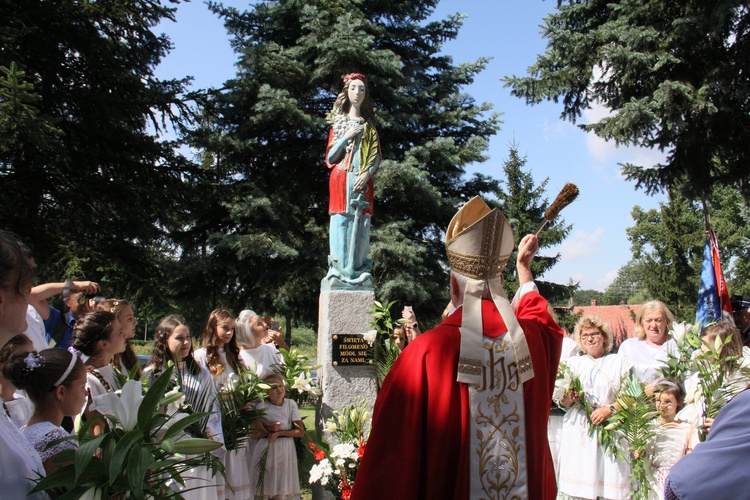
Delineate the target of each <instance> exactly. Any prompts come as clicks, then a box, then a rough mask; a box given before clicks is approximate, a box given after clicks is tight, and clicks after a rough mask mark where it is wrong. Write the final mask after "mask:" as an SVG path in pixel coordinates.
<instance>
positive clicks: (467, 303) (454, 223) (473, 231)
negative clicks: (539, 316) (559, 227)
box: [445, 196, 534, 384]
mask: <svg viewBox="0 0 750 500" xmlns="http://www.w3.org/2000/svg"><path fill="white" fill-rule="evenodd" d="M513 247H514V240H513V230H512V229H511V227H510V224H509V223H508V221H507V220H506V218H505V216H503V214H502V213H501V212H500V210H498V209H497V208H492V209H491V208H490V207H489V206H487V204H486V203H485V202H484V200H482V199H481V198H480V197H479V196H475V197H474V198H472V199H471V200H469V201H468V202H467V203H466V204H465V205H464V206H463V207H461V208H460V209H459V210H458V212H457V213H456V215H454V216H453V219H451V222H450V224H449V225H448V229H447V230H446V232H445V250H446V253H447V254H448V261H449V262H450V266H451V269H452V270H453V271H455V272H457V273H459V274H461V275H463V276H466V277H467V278H468V279H467V280H466V288H465V290H464V297H463V309H464V311H463V316H462V320H461V328H460V330H461V352H460V355H459V360H458V377H457V380H458V381H459V382H464V383H467V384H479V383H480V381H481V377H482V356H483V354H482V343H483V342H482V337H483V325H482V295H483V294H484V289H485V287H487V288H489V290H490V293H491V295H492V300H493V302H494V303H495V306H496V307H497V309H498V311H499V312H500V315H501V316H502V318H503V321H504V322H505V326H506V327H507V328H508V334H509V339H510V341H511V343H512V344H513V347H514V349H515V354H516V358H515V359H516V360H518V364H519V373H520V376H521V380H522V381H526V380H528V379H530V378H531V377H533V376H534V371H533V368H532V366H531V357H530V356H529V348H528V344H527V343H526V337H525V336H524V334H523V330H521V327H520V325H519V324H518V320H517V319H516V316H515V314H514V312H513V309H512V308H511V306H510V302H509V301H508V298H507V297H506V296H505V292H504V291H503V287H502V283H501V279H500V276H501V275H502V272H503V269H504V268H505V265H506V264H507V263H508V259H509V258H510V254H511V253H512V252H513Z"/></svg>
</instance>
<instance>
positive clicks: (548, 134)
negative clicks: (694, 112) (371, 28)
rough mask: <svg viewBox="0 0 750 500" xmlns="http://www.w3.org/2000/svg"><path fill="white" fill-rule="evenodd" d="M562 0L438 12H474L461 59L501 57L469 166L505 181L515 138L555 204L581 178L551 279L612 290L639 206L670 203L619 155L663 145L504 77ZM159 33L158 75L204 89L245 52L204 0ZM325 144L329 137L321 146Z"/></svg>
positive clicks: (485, 95) (185, 7)
mask: <svg viewBox="0 0 750 500" xmlns="http://www.w3.org/2000/svg"><path fill="white" fill-rule="evenodd" d="M224 4H225V5H232V6H235V7H237V8H240V9H243V8H245V7H247V6H248V0H241V1H240V0H226V1H225V2H224ZM556 4H557V2H555V1H553V0H546V1H542V0H442V1H441V2H440V3H439V5H438V7H437V9H436V11H435V13H434V15H433V17H434V18H435V19H442V18H445V17H447V16H448V15H450V14H454V13H458V12H460V13H463V14H466V15H467V16H468V17H467V18H466V19H465V20H464V26H463V28H462V29H461V31H460V32H459V35H458V38H457V39H456V40H453V41H451V42H448V43H447V44H445V46H444V47H443V52H444V53H446V54H449V55H451V56H452V57H453V60H454V63H463V62H471V61H474V60H476V59H477V58H479V57H483V56H484V57H492V58H493V59H492V61H491V62H490V63H489V65H488V66H487V69H486V70H485V71H484V72H482V73H481V74H480V75H479V76H478V77H477V79H476V81H475V82H474V84H472V85H471V86H469V87H467V88H466V89H465V92H466V93H468V94H471V95H472V96H473V97H474V98H475V99H476V100H477V101H478V102H489V103H492V104H493V106H494V110H495V111H499V112H502V113H503V117H502V119H503V122H504V123H503V125H502V128H501V130H500V132H498V133H497V135H495V136H494V137H493V138H492V139H491V141H490V148H489V151H488V155H489V157H490V158H489V160H488V161H487V162H485V163H483V164H477V165H473V166H472V167H470V168H469V169H468V170H469V172H470V173H471V172H474V171H478V172H482V173H484V174H488V175H492V176H493V177H496V178H499V179H501V180H502V163H503V160H504V159H505V158H506V157H507V155H508V147H509V145H510V144H511V143H512V142H515V143H516V144H517V145H518V148H519V153H520V154H521V155H522V156H525V157H526V159H527V164H526V168H527V169H530V170H531V173H532V175H533V177H534V180H535V181H536V182H537V183H539V182H540V181H542V180H543V179H545V178H549V183H548V185H547V194H548V197H549V201H550V202H551V201H552V200H553V199H554V198H555V196H556V195H557V193H558V192H559V190H560V189H561V188H562V186H563V185H564V184H565V183H566V182H573V183H575V184H576V185H578V187H579V189H580V191H581V194H580V196H579V197H578V199H577V200H576V201H575V202H574V203H573V204H572V205H570V206H569V207H567V208H566V209H565V210H564V211H563V213H562V215H563V217H564V218H565V221H566V222H567V223H569V224H572V225H573V230H572V232H571V234H570V236H569V237H568V239H567V240H566V241H565V242H564V243H563V244H562V245H560V246H559V247H554V248H546V249H543V250H542V252H541V253H543V254H545V255H552V254H554V253H556V252H560V253H561V255H562V258H561V260H560V263H559V264H557V265H556V266H555V267H554V268H553V269H552V270H551V271H550V272H548V273H547V274H546V275H545V276H544V279H546V280H549V281H554V282H557V283H567V282H568V279H569V278H573V280H574V281H579V282H580V283H581V287H582V288H584V289H595V290H602V291H603V290H604V289H605V288H606V287H607V285H609V284H610V283H611V282H612V280H613V279H614V278H615V276H616V274H617V270H618V269H619V268H620V267H621V266H622V265H624V264H625V263H626V262H628V260H630V257H631V253H630V243H629V242H628V240H627V237H626V234H625V229H626V228H627V227H630V226H632V225H633V220H632V218H631V216H630V212H631V210H632V208H633V206H635V205H639V206H641V207H643V208H653V207H656V206H657V204H658V202H660V201H663V200H662V199H660V198H659V197H657V198H654V197H649V196H646V195H645V194H644V193H643V192H641V191H636V190H635V188H634V185H633V183H630V182H627V181H625V180H624V179H623V178H622V177H621V175H620V167H619V166H618V163H625V162H632V163H637V164H643V165H651V164H654V163H656V162H657V161H659V160H660V159H661V156H660V155H659V154H658V153H657V152H653V151H646V150H641V149H636V148H616V147H615V145H614V144H612V143H607V142H605V141H603V140H601V139H599V138H597V137H596V136H594V135H593V134H586V133H585V132H583V131H581V130H580V129H579V128H578V127H576V125H574V124H571V123H569V122H565V121H562V120H560V112H561V110H562V105H561V104H555V103H543V104H540V105H536V106H527V105H526V104H525V103H524V101H523V100H522V99H518V98H516V97H512V96H511V95H510V89H507V88H504V87H503V84H502V82H501V81H500V79H501V78H502V77H503V76H506V75H512V74H515V75H519V76H520V75H523V74H525V73H526V69H527V68H528V67H529V66H530V65H532V64H533V63H534V61H535V60H536V56H537V54H540V53H542V52H544V49H545V47H546V40H545V39H543V38H542V36H541V34H540V32H541V28H540V25H541V24H542V19H543V18H544V17H545V16H546V15H547V13H548V12H551V11H552V10H554V8H555V6H556ZM157 31H161V32H164V33H166V34H167V35H168V36H169V37H170V39H171V40H172V43H173V44H174V46H175V48H174V50H173V51H172V52H171V53H170V54H169V55H168V56H167V57H166V58H165V59H164V61H163V62H162V64H161V65H160V66H159V68H157V76H158V77H161V78H173V77H183V76H185V75H190V76H193V77H194V78H195V80H194V84H193V87H194V88H196V89H197V88H206V87H213V86H220V85H221V84H222V83H223V82H224V81H226V80H227V79H229V78H231V77H232V76H233V75H234V73H235V69H236V68H235V66H234V63H235V61H236V56H235V54H234V53H233V52H232V50H231V48H230V46H229V38H228V36H227V34H226V31H225V30H224V27H223V25H222V23H221V21H220V20H219V19H218V18H217V17H216V16H214V15H213V14H212V13H211V12H210V11H209V10H208V8H207V7H206V5H205V4H204V3H203V2H201V1H199V0H193V1H192V2H189V3H183V4H180V5H179V7H178V11H177V22H176V23H172V22H167V23H162V24H161V25H160V26H159V27H158V28H157ZM605 113H606V110H603V109H594V110H590V111H588V112H587V113H585V114H584V116H582V117H581V118H580V120H579V123H589V122H592V121H595V120H597V119H599V118H600V117H601V116H603V115H604V114H605ZM324 147H325V145H324V144H321V151H322V150H323V148H324ZM373 223H374V224H377V221H376V220H373Z"/></svg>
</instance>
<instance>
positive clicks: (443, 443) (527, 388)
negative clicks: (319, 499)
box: [351, 291, 563, 500]
mask: <svg viewBox="0 0 750 500" xmlns="http://www.w3.org/2000/svg"><path fill="white" fill-rule="evenodd" d="M462 312H463V308H459V309H458V310H457V311H456V312H454V313H453V314H452V315H451V316H449V317H448V318H446V319H445V321H443V322H442V323H441V324H440V326H438V327H437V328H434V329H432V330H430V331H428V332H426V333H424V334H423V335H420V336H419V337H417V338H416V339H415V340H414V342H412V343H411V344H409V345H408V346H407V347H406V349H404V351H403V352H402V353H401V354H400V355H399V357H398V359H397V360H396V363H395V364H394V366H393V368H392V369H391V372H390V373H389V374H388V376H387V377H386V379H385V381H384V383H383V387H382V389H381V391H380V393H379V395H378V399H377V401H376V402H375V409H374V412H373V423H372V432H371V434H370V438H369V440H368V442H367V446H366V449H365V455H364V457H363V458H362V464H361V465H360V468H359V471H358V473H357V476H356V479H355V482H354V489H353V491H352V497H351V498H352V499H353V500H368V499H372V500H399V499H410V500H412V499H425V500H435V499H455V500H467V499H468V497H469V456H468V455H469V435H468V431H469V422H470V413H469V411H470V410H469V405H468V401H469V393H468V387H467V386H466V385H465V384H462V383H459V382H457V381H456V374H457V364H458V354H459V349H460V342H461V339H460V333H459V327H460V326H461V319H462ZM482 317H483V328H484V335H485V336H487V337H492V338H496V337H498V336H500V335H502V334H504V333H505V332H506V327H505V324H504V323H503V320H502V318H501V316H500V313H499V312H498V311H497V309H496V308H495V305H494V303H493V302H492V301H488V300H483V301H482ZM516 317H517V318H518V321H519V323H520V325H521V328H522V329H523V331H524V334H525V335H526V340H527V342H528V345H529V351H530V353H531V359H532V363H533V365H534V378H532V379H531V380H529V381H527V382H526V383H524V386H523V391H524V405H525V425H526V457H527V477H528V493H529V498H530V499H531V500H537V499H543V500H547V499H554V498H555V496H556V490H557V488H556V485H555V472H554V469H553V466H552V457H551V455H550V451H549V444H548V442H547V420H548V418H549V410H550V403H551V400H552V390H553V388H554V384H555V378H556V375H557V365H558V361H559V359H560V349H561V346H562V339H563V332H562V330H561V329H560V327H559V326H558V325H557V323H556V322H555V321H554V320H553V319H552V317H551V316H550V314H549V312H548V310H547V301H546V300H544V299H543V298H542V297H541V296H540V295H539V294H538V293H537V292H535V291H532V292H528V293H526V294H524V295H523V296H522V297H521V300H520V301H519V304H518V308H517V310H516Z"/></svg>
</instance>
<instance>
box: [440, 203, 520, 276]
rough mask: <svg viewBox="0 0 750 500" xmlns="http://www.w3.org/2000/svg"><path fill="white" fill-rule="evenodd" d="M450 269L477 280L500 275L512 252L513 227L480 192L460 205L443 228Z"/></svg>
mask: <svg viewBox="0 0 750 500" xmlns="http://www.w3.org/2000/svg"><path fill="white" fill-rule="evenodd" d="M445 251H446V252H447V253H448V262H450V265H451V269H453V270H454V271H456V272H457V273H460V274H463V275H464V276H466V277H469V278H473V279H477V280H490V279H493V278H499V277H500V275H501V274H502V272H503V269H504V268H505V264H507V263H508V258H510V254H511V252H513V230H512V229H511V227H510V224H508V221H507V220H506V219H505V216H503V214H502V213H501V212H500V210H498V209H497V208H492V209H491V208H490V207H489V206H487V204H486V203H485V202H484V200H482V198H480V197H479V196H475V197H474V198H472V199H471V200H469V201H468V202H467V203H466V204H465V205H464V206H463V207H461V208H460V209H459V210H458V212H457V213H456V215H454V216H453V219H451V223H450V224H449V225H448V229H447V231H446V232H445Z"/></svg>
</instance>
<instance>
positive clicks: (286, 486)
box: [250, 373, 305, 500]
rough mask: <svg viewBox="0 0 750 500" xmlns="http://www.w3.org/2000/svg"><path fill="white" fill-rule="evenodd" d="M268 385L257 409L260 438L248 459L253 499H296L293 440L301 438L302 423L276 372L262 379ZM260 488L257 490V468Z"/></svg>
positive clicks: (297, 478) (297, 479) (282, 381)
mask: <svg viewBox="0 0 750 500" xmlns="http://www.w3.org/2000/svg"><path fill="white" fill-rule="evenodd" d="M263 381H264V382H266V383H267V384H268V385H270V386H271V388H270V389H268V391H266V392H267V394H268V399H266V400H265V401H262V402H260V403H258V405H257V407H258V409H260V410H263V411H264V412H265V415H264V417H263V419H264V422H263V425H261V426H259V433H260V439H259V441H258V444H257V445H256V446H255V449H254V450H253V457H252V460H250V484H251V485H252V487H253V490H254V491H255V494H254V495H253V498H255V499H256V500H257V499H269V500H299V498H300V489H299V475H298V472H297V451H296V449H295V446H294V439H292V438H302V437H304V435H305V432H304V429H305V427H304V424H303V423H302V418H301V417H300V414H299V408H297V403H295V402H294V401H293V400H291V399H286V398H285V397H284V396H285V395H286V388H285V386H284V379H283V378H282V377H281V375H279V374H278V373H271V374H269V375H266V376H265V377H264V378H263ZM263 462H265V464H264V465H265V469H264V471H263V472H262V474H263V480H262V484H261V486H262V489H260V488H258V485H259V479H260V475H261V470H260V469H261V467H260V466H261V465H263Z"/></svg>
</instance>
